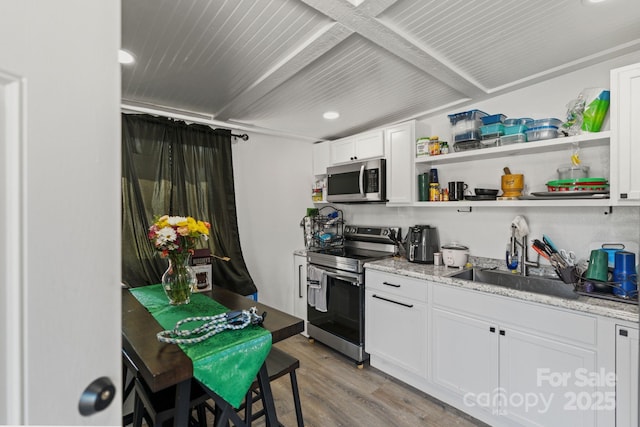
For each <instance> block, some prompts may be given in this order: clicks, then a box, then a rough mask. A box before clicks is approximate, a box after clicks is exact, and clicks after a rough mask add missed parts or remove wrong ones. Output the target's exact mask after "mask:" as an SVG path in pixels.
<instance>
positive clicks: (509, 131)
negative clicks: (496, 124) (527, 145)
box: [504, 125, 529, 135]
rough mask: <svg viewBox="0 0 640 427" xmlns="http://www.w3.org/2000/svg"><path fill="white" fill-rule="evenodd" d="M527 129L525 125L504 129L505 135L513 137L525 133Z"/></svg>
mask: <svg viewBox="0 0 640 427" xmlns="http://www.w3.org/2000/svg"><path fill="white" fill-rule="evenodd" d="M527 129H529V128H528V127H527V125H510V126H506V125H505V127H504V134H505V135H515V134H517V133H525V132H526V131H527Z"/></svg>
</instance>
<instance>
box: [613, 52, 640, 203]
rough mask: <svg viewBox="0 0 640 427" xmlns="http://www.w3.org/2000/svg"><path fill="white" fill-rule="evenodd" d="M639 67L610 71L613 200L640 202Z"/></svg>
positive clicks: (638, 65) (637, 65) (633, 66)
mask: <svg viewBox="0 0 640 427" xmlns="http://www.w3.org/2000/svg"><path fill="white" fill-rule="evenodd" d="M638 117H640V64H634V65H630V66H628V67H623V68H617V69H615V70H612V71H611V139H612V142H611V175H612V176H611V198H612V199H614V200H615V201H616V202H617V204H619V205H626V204H634V205H635V204H637V203H638V201H640V168H638V164H637V163H638V160H640V143H639V142H640V141H639V140H640V121H639V120H638Z"/></svg>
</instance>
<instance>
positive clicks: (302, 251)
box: [293, 249, 307, 256]
mask: <svg viewBox="0 0 640 427" xmlns="http://www.w3.org/2000/svg"><path fill="white" fill-rule="evenodd" d="M293 254H294V255H300V256H307V250H306V249H296V250H295V251H293Z"/></svg>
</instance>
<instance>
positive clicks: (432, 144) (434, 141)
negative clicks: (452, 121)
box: [429, 136, 440, 156]
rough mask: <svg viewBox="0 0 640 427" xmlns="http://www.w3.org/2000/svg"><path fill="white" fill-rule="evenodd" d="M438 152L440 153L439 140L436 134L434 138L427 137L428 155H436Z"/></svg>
mask: <svg viewBox="0 0 640 427" xmlns="http://www.w3.org/2000/svg"><path fill="white" fill-rule="evenodd" d="M438 154H440V140H439V139H438V137H437V136H436V137H435V138H434V137H431V139H429V155H430V156H437V155H438Z"/></svg>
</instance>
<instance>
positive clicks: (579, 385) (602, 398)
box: [500, 329, 615, 427]
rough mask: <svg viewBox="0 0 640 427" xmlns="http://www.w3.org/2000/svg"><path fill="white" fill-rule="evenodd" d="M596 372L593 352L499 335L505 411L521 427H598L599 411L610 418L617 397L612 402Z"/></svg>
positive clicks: (510, 332)
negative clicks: (594, 426)
mask: <svg viewBox="0 0 640 427" xmlns="http://www.w3.org/2000/svg"><path fill="white" fill-rule="evenodd" d="M596 372H597V371H596V354H595V351H594V350H590V349H585V348H581V347H577V346H574V345H571V344H567V343H565V342H560V341H557V340H554V339H549V338H545V337H539V336H536V335H534V334H532V333H528V332H525V331H518V330H516V329H507V330H504V329H500V387H501V389H502V390H504V393H505V397H506V399H505V400H504V401H502V402H501V403H502V406H501V408H500V409H501V413H503V414H504V415H507V416H508V417H509V418H510V419H512V420H515V421H517V422H518V423H519V424H521V425H524V426H584V427H587V426H593V425H595V424H596V421H595V418H596V410H595V409H594V408H597V410H604V411H608V412H609V413H611V411H613V410H614V406H615V402H614V399H613V394H612V393H611V394H610V395H609V397H608V398H607V397H606V395H605V393H604V392H605V390H604V389H600V390H598V389H597V387H596V386H595V384H594V383H595V382H596V381H594V379H593V378H594V377H593V376H591V377H589V375H593V374H594V373H596ZM602 380H604V378H602ZM601 393H602V394H601Z"/></svg>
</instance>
